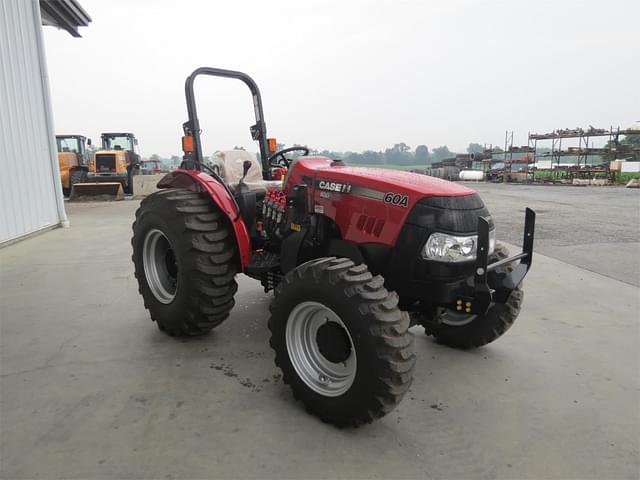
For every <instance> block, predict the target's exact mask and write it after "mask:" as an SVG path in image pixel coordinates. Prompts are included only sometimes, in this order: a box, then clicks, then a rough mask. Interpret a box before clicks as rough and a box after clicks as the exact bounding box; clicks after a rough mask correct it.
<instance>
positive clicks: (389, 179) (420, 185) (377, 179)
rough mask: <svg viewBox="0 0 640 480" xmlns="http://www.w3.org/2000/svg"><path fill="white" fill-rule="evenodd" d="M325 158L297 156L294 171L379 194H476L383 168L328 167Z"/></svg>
mask: <svg viewBox="0 0 640 480" xmlns="http://www.w3.org/2000/svg"><path fill="white" fill-rule="evenodd" d="M332 163H333V161H332V160H331V159H329V158H327V157H300V158H299V159H298V160H297V161H296V163H295V169H296V170H298V169H300V170H302V171H303V172H304V173H306V174H307V175H308V174H311V175H313V174H314V173H315V174H317V175H318V177H319V178H320V177H324V175H326V176H327V178H328V179H331V180H333V181H338V182H350V183H353V184H354V185H358V186H365V187H368V188H372V189H375V190H380V191H390V190H391V191H396V192H400V193H405V194H410V195H412V196H422V197H430V196H443V197H458V196H463V195H471V194H473V193H476V192H475V191H473V190H471V189H470V188H467V187H463V186H462V185H458V184H457V183H453V182H448V181H446V180H441V179H439V178H435V177H429V176H427V175H420V174H416V173H410V172H403V171H401V170H391V169H385V168H369V167H351V166H346V165H345V166H331V164H332Z"/></svg>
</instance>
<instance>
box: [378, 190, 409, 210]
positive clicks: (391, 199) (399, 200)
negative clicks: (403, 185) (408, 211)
mask: <svg viewBox="0 0 640 480" xmlns="http://www.w3.org/2000/svg"><path fill="white" fill-rule="evenodd" d="M384 203H390V204H391V205H397V206H398V207H404V208H407V206H409V197H408V196H407V195H400V194H399V193H394V192H389V193H385V194H384Z"/></svg>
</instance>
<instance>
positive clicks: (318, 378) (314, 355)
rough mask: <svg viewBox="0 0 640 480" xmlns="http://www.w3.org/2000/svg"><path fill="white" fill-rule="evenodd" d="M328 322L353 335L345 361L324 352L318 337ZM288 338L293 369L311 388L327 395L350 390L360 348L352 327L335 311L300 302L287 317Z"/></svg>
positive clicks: (332, 395) (348, 334)
mask: <svg viewBox="0 0 640 480" xmlns="http://www.w3.org/2000/svg"><path fill="white" fill-rule="evenodd" d="M326 322H335V323H336V324H338V325H339V326H340V327H342V328H343V329H344V331H345V332H346V334H347V337H348V338H349V342H350V344H351V345H350V347H351V350H350V352H349V356H348V357H347V359H346V360H345V361H344V362H342V363H334V362H331V361H329V360H328V359H327V358H325V356H324V355H323V354H322V353H321V352H320V349H319V346H318V343H317V340H316V338H317V333H318V329H319V328H320V327H321V326H322V325H324V324H325V323H326ZM285 337H286V343H287V352H288V353H289V358H290V360H291V363H292V365H293V368H294V369H295V371H296V373H297V374H298V376H299V377H300V379H301V380H302V381H303V382H304V383H305V384H306V385H307V386H308V387H309V388H311V389H312V390H313V391H314V392H316V393H319V394H320V395H324V396H325V397H337V396H339V395H342V394H343V393H345V392H346V391H347V390H349V388H350V387H351V385H352V384H353V381H354V379H355V377H356V368H357V360H356V350H355V347H354V345H353V340H352V338H351V334H350V333H349V330H348V329H347V327H346V326H345V324H344V323H343V322H342V320H341V319H340V317H339V316H338V315H337V314H336V313H335V312H334V311H333V310H331V309H330V308H328V307H326V306H324V305H322V304H321V303H318V302H302V303H300V304H298V305H296V307H295V308H294V309H293V310H291V313H290V314H289V318H288V319H287V327H286V332H285Z"/></svg>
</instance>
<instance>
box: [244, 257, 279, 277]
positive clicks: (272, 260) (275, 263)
mask: <svg viewBox="0 0 640 480" xmlns="http://www.w3.org/2000/svg"><path fill="white" fill-rule="evenodd" d="M279 266H280V255H279V254H277V253H273V252H266V251H262V252H253V254H252V255H251V263H250V264H249V265H248V266H247V273H248V274H253V275H261V274H265V273H267V272H269V271H272V270H274V269H276V268H278V267H279Z"/></svg>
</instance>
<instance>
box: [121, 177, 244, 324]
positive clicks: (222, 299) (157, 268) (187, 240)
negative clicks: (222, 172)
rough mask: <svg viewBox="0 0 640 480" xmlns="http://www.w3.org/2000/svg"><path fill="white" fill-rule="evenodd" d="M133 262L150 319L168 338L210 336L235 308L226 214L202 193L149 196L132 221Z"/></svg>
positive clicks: (234, 261)
mask: <svg viewBox="0 0 640 480" xmlns="http://www.w3.org/2000/svg"><path fill="white" fill-rule="evenodd" d="M131 244H132V246H133V257H132V259H133V263H134V267H135V276H136V278H137V279H138V286H139V291H140V293H141V294H142V298H143V299H144V306H145V307H146V308H147V309H148V310H149V313H150V314H151V319H152V320H154V321H155V322H156V323H157V324H158V327H159V328H160V330H162V331H164V332H166V333H167V334H169V335H171V336H195V335H204V334H206V333H209V332H210V331H211V329H212V328H214V327H216V326H218V325H220V324H221V323H222V322H223V321H224V320H225V319H226V318H227V317H228V316H229V312H230V311H231V309H232V308H233V306H234V299H233V296H234V294H235V293H236V290H237V289H238V285H237V284H236V281H235V274H236V272H237V271H238V255H237V246H236V243H235V239H234V236H233V232H232V230H231V226H230V225H229V222H228V220H227V218H226V216H225V215H224V214H223V213H222V212H221V211H220V209H219V208H218V207H217V206H216V205H215V204H214V203H213V201H212V200H211V199H210V198H209V197H208V196H207V195H206V194H204V193H196V192H192V191H190V190H181V189H169V190H161V191H159V192H156V193H153V194H152V195H149V196H148V197H146V198H145V199H144V200H142V202H141V204H140V208H138V210H137V212H136V220H135V222H134V223H133V238H132V239H131Z"/></svg>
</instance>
